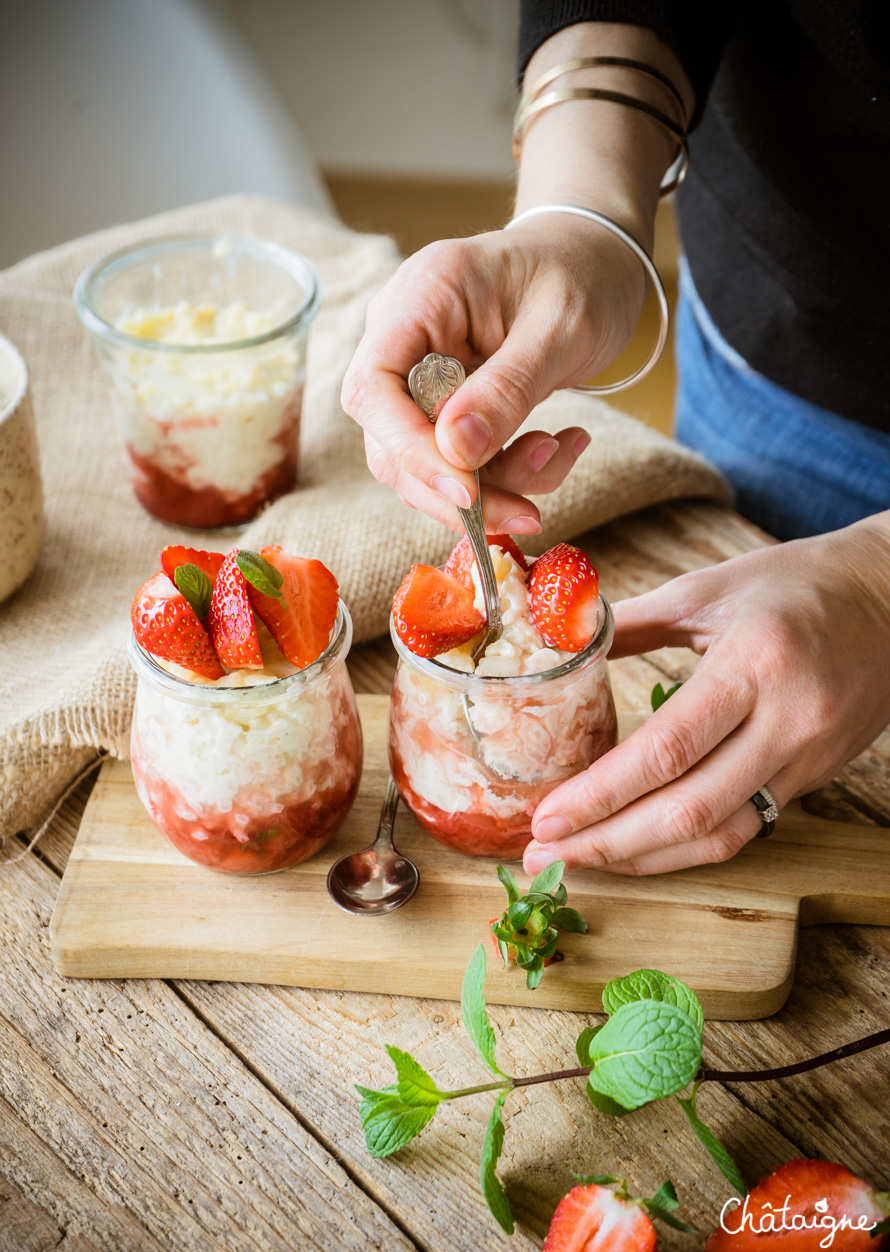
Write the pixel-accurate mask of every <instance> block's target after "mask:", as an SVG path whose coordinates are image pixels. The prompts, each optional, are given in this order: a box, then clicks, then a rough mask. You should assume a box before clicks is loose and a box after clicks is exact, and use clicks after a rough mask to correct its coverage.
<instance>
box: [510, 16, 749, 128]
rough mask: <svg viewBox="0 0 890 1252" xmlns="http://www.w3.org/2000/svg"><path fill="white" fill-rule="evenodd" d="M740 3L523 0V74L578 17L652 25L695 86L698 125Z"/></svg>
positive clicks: (521, 54) (586, 19)
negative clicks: (546, 44) (537, 53)
mask: <svg viewBox="0 0 890 1252" xmlns="http://www.w3.org/2000/svg"><path fill="white" fill-rule="evenodd" d="M737 8H738V3H737V0H522V7H521V15H520V25H519V65H518V70H519V78H520V81H521V79H522V75H523V74H524V73H525V67H526V66H527V65H528V62H529V60H530V59H531V56H532V54H533V53H534V52H535V51H536V49H538V48H539V47H540V46H541V44H542V43H544V42H545V40H547V39H549V38H550V36H551V35H555V34H556V32H557V31H558V30H562V28H563V27H564V26H574V25H575V24H576V23H578V22H623V23H624V24H625V25H628V26H647V27H649V28H650V29H651V30H654V31H655V33H656V35H657V36H658V38H659V39H660V40H661V41H662V42H663V43H666V44H669V45H670V47H671V48H672V49H673V51H674V52H675V53H676V55H677V59H678V60H679V62H680V64H681V65H682V66H683V69H684V70H685V71H686V74H687V76H688V78H689V81H690V83H691V84H692V87H693V89H694V91H695V116H694V117H693V124H694V123H695V122H696V121H697V120H698V117H699V114H700V113H701V110H702V108H703V106H704V102H705V100H706V99H707V95H708V91H709V90H710V87H711V83H712V82H713V79H714V75H715V73H716V72H717V66H718V65H719V63H720V58H721V56H722V55H723V49H724V48H725V46H726V43H727V40H728V38H729V33H730V30H731V29H732V25H733V22H734V20H735V16H736V10H737Z"/></svg>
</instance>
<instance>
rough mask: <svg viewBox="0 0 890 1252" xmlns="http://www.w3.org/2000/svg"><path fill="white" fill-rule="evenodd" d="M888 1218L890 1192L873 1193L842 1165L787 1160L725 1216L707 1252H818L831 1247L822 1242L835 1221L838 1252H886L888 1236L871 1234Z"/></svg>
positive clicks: (712, 1237) (832, 1242)
mask: <svg viewBox="0 0 890 1252" xmlns="http://www.w3.org/2000/svg"><path fill="white" fill-rule="evenodd" d="M780 1214H781V1215H782V1216H781V1218H780V1216H779V1215H780ZM746 1215H747V1217H746ZM888 1215H890V1193H887V1192H876V1191H873V1190H872V1189H871V1187H869V1185H868V1183H867V1182H863V1180H862V1179H861V1178H857V1177H856V1175H855V1174H851V1173H850V1171H849V1170H848V1169H845V1168H844V1166H843V1165H833V1164H831V1162H829V1161H789V1162H788V1163H787V1165H782V1166H780V1167H779V1168H778V1169H777V1170H776V1171H775V1172H774V1173H772V1174H770V1175H769V1177H768V1178H764V1179H762V1181H761V1182H759V1183H758V1184H757V1186H756V1187H755V1188H754V1190H753V1191H751V1192H750V1193H749V1194H748V1195H747V1196H746V1198H745V1200H744V1207H743V1205H742V1202H741V1201H740V1202H739V1205H738V1207H737V1208H736V1209H735V1211H727V1212H726V1214H725V1215H724V1216H723V1217H722V1219H721V1222H720V1226H719V1227H718V1228H717V1230H716V1231H715V1232H714V1234H713V1235H712V1236H711V1238H710V1239H709V1240H708V1245H707V1252H769V1249H771V1248H781V1249H782V1252H811V1250H812V1252H815V1249H817V1248H819V1247H824V1246H828V1244H825V1243H820V1240H825V1239H827V1238H828V1235H829V1233H830V1232H831V1230H832V1225H831V1223H832V1222H834V1223H836V1228H835V1233H834V1236H833V1238H832V1241H831V1247H832V1248H834V1249H835V1252H886V1249H890V1232H886V1233H884V1234H882V1235H876V1236H875V1237H874V1238H872V1237H871V1235H870V1233H869V1232H870V1231H871V1229H872V1227H873V1226H876V1225H878V1224H880V1223H881V1222H883V1221H886V1219H887V1217H888ZM844 1217H846V1219H847V1225H846V1226H844V1227H842V1226H841V1225H840V1223H841V1219H842V1218H844ZM780 1223H781V1225H780Z"/></svg>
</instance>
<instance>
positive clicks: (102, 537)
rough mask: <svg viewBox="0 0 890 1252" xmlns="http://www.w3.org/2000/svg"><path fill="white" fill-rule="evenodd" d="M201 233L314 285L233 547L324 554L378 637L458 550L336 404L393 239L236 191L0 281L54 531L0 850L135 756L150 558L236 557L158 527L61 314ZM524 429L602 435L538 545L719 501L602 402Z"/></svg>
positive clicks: (6, 744) (666, 444) (16, 611)
mask: <svg viewBox="0 0 890 1252" xmlns="http://www.w3.org/2000/svg"><path fill="white" fill-rule="evenodd" d="M195 231H199V232H208V233H213V232H218V231H240V232H244V233H246V234H251V235H256V236H260V237H263V238H266V239H272V240H276V241H277V242H279V243H282V244H285V245H287V246H289V247H291V248H295V249H297V250H298V251H301V252H303V253H305V254H306V255H307V256H309V257H310V258H311V260H312V261H313V262H314V264H315V265H316V267H317V268H318V271H319V273H320V275H321V279H322V284H323V292H324V303H323V307H322V310H321V312H320V314H319V316H318V318H317V320H316V322H315V324H314V325H313V328H312V331H311V335H310V344H309V360H308V377H307V383H306V393H305V405H304V414H303V434H302V468H301V483H300V487H299V489H298V490H297V491H296V492H295V493H293V494H291V495H289V496H287V497H286V498H284V499H282V500H280V501H279V502H278V503H277V504H275V505H273V506H272V507H271V508H270V509H268V510H267V512H266V513H264V514H263V516H262V517H261V518H260V519H259V520H258V521H257V522H255V523H254V524H253V525H252V526H251V527H250V529H249V530H248V531H247V532H246V533H245V534H244V535H243V537H242V538H241V539H239V543H240V544H242V545H243V546H246V547H251V548H255V549H256V548H259V547H261V546H262V545H263V544H264V543H270V542H277V543H281V544H283V545H284V546H285V547H286V548H289V549H291V550H293V551H295V552H298V553H300V554H302V555H306V556H314V557H318V558H320V559H321V560H323V561H324V562H325V563H326V564H327V565H328V566H329V567H330V568H331V569H332V570H333V571H334V573H335V574H336V576H337V578H338V580H339V582H340V589H341V593H342V595H343V597H344V599H345V600H346V602H347V603H348V605H349V607H350V610H351V612H352V615H353V619H354V621H355V635H356V639H357V640H362V639H369V638H372V637H373V636H375V635H379V634H381V633H383V632H384V631H385V629H386V626H387V618H388V611H389V604H390V600H391V597H392V594H393V591H394V590H395V588H396V587H397V585H398V583H399V581H400V580H401V578H402V576H403V575H404V573H405V571H406V570H407V569H408V567H409V566H410V565H411V564H412V563H413V562H414V561H416V560H424V561H427V562H432V563H435V562H437V561H441V560H443V559H444V558H445V556H446V555H447V553H448V551H449V549H450V547H451V546H452V544H453V542H454V540H453V536H452V534H451V532H449V531H446V530H445V529H444V528H443V527H442V526H440V525H438V524H437V523H435V522H432V521H430V520H429V519H428V518H425V517H423V516H422V515H421V514H419V513H416V512H413V511H410V510H409V509H407V508H406V507H405V506H404V505H403V504H402V503H401V502H400V501H399V500H398V498H397V497H396V496H395V494H394V493H392V492H391V491H389V490H387V489H385V488H383V487H381V486H380V485H379V484H378V483H377V482H375V481H374V480H373V479H372V477H371V475H370V474H369V472H368V470H367V467H366V465H365V458H364V452H363V444H362V437H361V431H360V430H359V428H358V427H357V426H356V425H355V424H354V423H353V422H352V421H350V419H349V418H348V417H347V416H346V415H345V414H344V413H343V411H342V409H341V408H340V404H339V399H338V397H339V391H340V383H341V380H342V378H343V374H344V372H345V370H346V367H347V365H348V363H349V360H350V358H351V355H352V352H353V349H354V347H355V344H356V342H357V341H358V339H359V336H360V335H361V332H362V327H363V323H364V317H365V307H366V305H367V302H368V299H369V297H370V296H371V294H372V293H373V292H374V291H375V289H376V288H378V287H379V286H380V285H381V284H382V283H383V282H384V281H385V280H386V279H387V278H388V277H389V276H390V274H391V273H392V272H393V270H394V269H395V267H396V264H397V262H398V256H397V253H396V250H395V246H394V245H393V243H392V241H391V240H389V239H385V238H383V237H380V236H375V235H359V234H355V233H354V232H353V231H350V230H347V229H346V228H345V227H343V226H342V225H340V224H339V223H337V222H335V221H333V220H331V219H329V218H326V217H323V216H320V215H318V214H316V213H312V212H309V211H306V210H299V209H293V208H290V207H288V206H285V205H281V204H277V203H274V202H270V201H268V200H263V199H259V198H256V197H252V196H232V197H227V198H226V199H223V200H217V201H214V202H213V203H210V204H204V205H197V206H195V207H192V208H187V209H181V210H177V211H175V212H170V213H164V214H161V215H159V216H157V217H152V218H149V219H147V220H145V221H142V222H137V223H135V224H133V225H128V226H121V227H116V228H114V229H112V230H105V231H101V232H99V233H98V234H94V235H90V236H88V237H87V238H84V239H78V240H75V241H74V242H73V243H69V244H65V245H64V246H62V247H59V248H54V249H52V250H51V251H49V252H44V253H41V254H39V255H37V256H34V257H31V258H29V259H28V260H25V261H22V262H20V263H19V264H18V265H15V266H13V267H12V268H11V269H8V270H6V271H4V272H3V273H2V274H0V331H2V332H3V333H4V334H6V335H7V336H8V337H9V338H10V339H11V340H12V341H13V343H15V344H16V345H17V346H18V348H19V350H20V351H21V353H22V355H23V356H24V358H25V360H26V362H27V364H28V367H29V369H30V372H31V385H32V389H33V398H34V405H35V410H36V415H37V428H38V441H39V446H40V455H41V462H42V470H43V478H44V486H45V493H46V508H47V523H48V524H47V534H46V540H45V542H44V545H43V550H42V553H41V556H40V560H39V563H38V565H37V567H36V569H35V571H34V573H33V575H32V576H31V578H30V579H29V580H28V581H27V582H26V584H25V585H24V586H23V587H22V588H21V589H20V590H19V591H18V592H17V593H16V594H15V595H14V596H13V597H12V598H11V599H10V600H9V601H7V602H6V603H5V604H3V605H0V790H2V794H0V839H2V838H3V837H5V836H7V835H9V834H10V833H12V832H14V831H18V830H21V829H23V828H26V827H29V826H32V825H34V824H36V823H38V822H39V821H40V820H41V818H42V817H43V815H45V814H46V812H47V811H48V809H49V808H50V806H51V805H52V803H53V801H54V800H55V799H56V797H57V796H58V795H59V794H60V792H62V791H63V789H64V788H65V786H66V784H67V783H68V782H69V781H70V780H71V778H72V777H74V776H75V775H76V774H77V772H78V771H79V770H80V769H82V768H83V767H84V765H85V764H86V763H87V762H89V761H90V760H91V758H93V757H94V756H95V755H96V752H97V750H98V749H100V748H101V749H105V750H107V751H108V752H110V753H112V754H113V755H117V756H126V755H127V751H128V745H127V741H128V735H129V728H130V715H131V709H132V702H133V695H134V688H135V680H134V676H133V674H132V673H131V671H130V667H129V664H128V662H127V659H126V654H125V642H124V641H125V637H126V634H127V629H128V617H129V608H130V602H131V600H132V598H133V593H134V592H135V590H136V588H137V587H138V586H139V584H140V583H141V582H142V581H143V580H144V579H145V578H147V577H148V576H149V575H150V574H151V573H153V572H154V571H155V570H156V569H157V568H158V552H159V549H160V548H161V547H162V546H163V545H164V544H166V543H176V542H190V543H193V544H197V545H198V546H202V543H203V546H210V547H218V548H220V549H223V548H226V547H228V546H231V540H230V541H228V542H219V541H218V537H216V538H214V537H213V536H211V535H208V537H207V540H206V541H202V540H201V538H200V536H196V535H195V534H194V532H186V531H181V530H178V529H177V528H175V527H171V526H168V525H165V524H163V523H161V522H158V521H155V520H154V519H153V518H151V517H149V516H148V515H147V514H146V513H144V512H143V511H142V509H141V508H140V507H139V505H138V504H137V503H136V501H135V499H134V497H133V494H132V492H131V490H130V487H129V484H128V482H127V478H126V474H125V472H124V466H123V459H122V452H121V450H120V446H119V441H118V438H117V434H116V431H115V428H114V425H113V420H112V414H111V408H110V403H109V399H108V396H107V394H106V390H105V384H104V380H103V376H102V374H101V372H100V368H99V364H98V361H97V358H96V354H95V350H94V348H93V345H92V343H91V341H90V338H89V336H88V334H87V332H86V331H85V330H83V329H82V327H81V326H80V324H79V322H78V321H77V319H76V317H75V315H74V311H73V308H72V303H71V292H72V288H73V286H74V281H75V279H76V278H77V276H78V274H79V273H80V271H81V270H82V269H83V268H84V267H85V266H87V265H89V264H90V263H91V262H92V261H94V260H96V258H98V257H100V256H102V255H103V254H104V253H106V252H110V251H111V250H113V249H116V248H120V247H122V246H126V245H128V244H135V243H137V242H139V241H142V240H145V239H149V238H151V237H154V236H159V235H165V234H176V233H181V232H195ZM530 420H533V421H534V423H535V425H536V426H540V427H542V428H544V429H552V430H556V429H558V428H560V427H561V426H564V425H567V424H577V425H579V426H584V427H586V429H587V430H589V431H590V433H591V435H592V436H593V442H592V444H591V446H590V448H588V450H587V451H586V452H585V453H584V455H583V456H582V457H581V458H580V460H579V462H578V465H577V466H576V468H575V469H574V471H573V473H572V474H571V476H570V478H569V479H568V481H567V482H566V483H565V484H564V485H563V486H562V487H561V488H560V489H559V490H558V491H557V492H555V493H554V494H553V495H551V496H547V497H542V498H541V499H540V500H539V501H538V503H539V505H540V507H541V512H542V516H543V521H544V533H543V536H540V537H539V538H536V539H535V541H534V542H533V543H529V544H528V547H529V549H530V550H532V551H538V552H540V551H543V549H544V548H545V547H546V546H549V545H550V544H551V543H553V542H555V541H557V540H559V539H564V538H568V537H570V536H572V535H577V534H579V533H580V532H582V531H584V530H586V529H588V528H589V527H591V526H595V525H598V524H600V523H603V522H605V521H608V520H609V519H611V518H614V517H617V516H620V515H621V514H623V513H628V512H632V511H633V510H635V509H638V508H641V507H643V506H645V505H651V504H654V503H657V502H659V501H663V500H668V499H672V498H676V497H680V496H708V497H711V498H712V499H714V498H716V499H721V500H723V499H727V498H728V497H727V490H726V486H725V484H724V483H723V481H722V479H721V478H720V476H719V475H718V474H717V472H716V471H715V470H714V469H712V468H711V467H710V466H709V465H707V464H706V463H705V462H704V461H702V460H701V459H700V458H698V457H696V456H694V455H692V454H690V453H688V452H686V451H684V450H683V449H682V448H680V447H678V446H677V445H676V444H674V443H672V442H670V441H669V440H667V439H664V438H662V437H661V436H660V435H658V434H656V433H654V432H653V431H651V430H649V429H647V428H646V427H644V426H642V425H640V424H639V423H638V422H636V421H634V420H632V419H631V418H628V417H624V416H622V415H621V414H620V413H618V412H616V411H615V410H614V409H612V408H609V407H608V406H607V405H605V404H604V403H602V402H599V401H596V400H593V399H589V398H584V397H579V396H574V395H569V394H562V395H557V396H554V397H552V398H551V399H550V400H548V401H547V402H546V404H544V405H542V406H540V408H539V409H537V410H536V412H535V413H534V415H533V419H530Z"/></svg>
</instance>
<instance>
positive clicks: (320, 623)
mask: <svg viewBox="0 0 890 1252" xmlns="http://www.w3.org/2000/svg"><path fill="white" fill-rule="evenodd" d="M260 556H261V557H263V559H264V560H266V561H268V562H269V564H270V565H274V566H275V568H276V569H277V570H278V572H279V574H280V575H281V577H282V579H283V582H282V584H281V587H280V589H279V590H280V599H278V598H275V597H274V596H269V595H264V594H263V592H262V591H260V590H259V589H258V588H257V587H255V586H253V585H252V584H250V583H248V587H247V594H248V596H249V597H250V603H251V604H252V605H253V609H254V612H255V613H256V615H257V616H258V617H259V618H261V619H262V621H264V622H265V623H266V625H267V626H268V627H269V630H270V631H271V632H272V634H273V636H274V637H275V642H276V643H277V644H278V646H279V648H280V649H281V651H282V652H283V653H284V655H285V656H286V657H287V659H288V660H289V661H290V662H291V664H292V665H298V666H299V667H300V669H305V668H306V666H307V665H311V664H312V662H313V661H317V660H318V658H319V657H320V656H321V654H322V652H324V650H325V648H326V647H327V646H328V643H329V642H330V638H331V631H332V630H333V629H334V622H335V621H336V620H337V605H338V602H339V596H338V588H337V580H336V578H335V577H334V575H333V574H332V573H331V571H330V570H329V569H328V568H327V566H326V565H323V564H322V562H321V561H312V560H308V559H307V558H305V557H300V556H291V555H290V553H288V552H284V551H283V550H282V548H281V546H280V545H279V544H277V543H276V544H270V545H269V546H268V547H266V548H263V550H262V552H261V553H260Z"/></svg>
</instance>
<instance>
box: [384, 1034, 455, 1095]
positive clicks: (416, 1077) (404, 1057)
mask: <svg viewBox="0 0 890 1252" xmlns="http://www.w3.org/2000/svg"><path fill="white" fill-rule="evenodd" d="M386 1050H387V1052H388V1053H389V1055H390V1058H391V1060H392V1063H393V1065H395V1067H396V1074H397V1075H398V1082H397V1084H396V1090H397V1091H398V1093H399V1095H400V1097H401V1098H402V1099H403V1100H404V1101H405V1103H406V1104H416V1105H426V1104H432V1105H433V1106H435V1105H437V1104H438V1103H439V1101H440V1100H441V1099H443V1095H442V1092H441V1091H440V1090H439V1088H438V1087H437V1086H436V1084H435V1083H434V1082H433V1080H432V1078H430V1076H429V1074H428V1073H427V1072H426V1070H425V1069H424V1068H423V1066H422V1065H418V1063H417V1061H415V1059H414V1057H413V1056H411V1054H410V1053H408V1052H403V1051H402V1049H401V1048H395V1047H393V1046H392V1044H390V1043H388V1044H387V1045H386Z"/></svg>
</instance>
